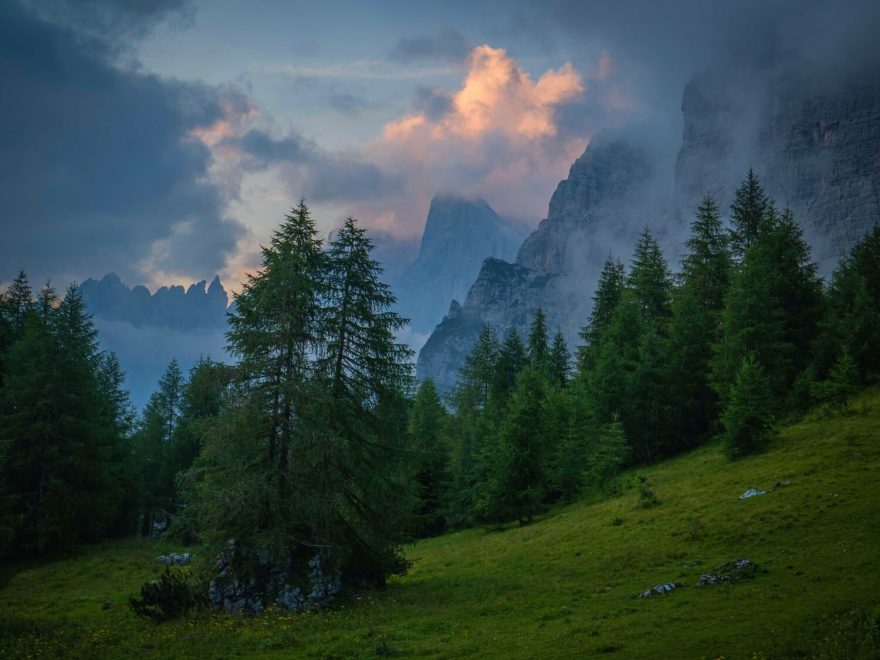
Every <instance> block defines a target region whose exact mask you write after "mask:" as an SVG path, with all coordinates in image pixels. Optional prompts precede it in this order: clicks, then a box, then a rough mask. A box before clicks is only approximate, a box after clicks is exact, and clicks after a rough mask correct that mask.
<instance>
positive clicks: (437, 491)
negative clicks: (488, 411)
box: [409, 378, 450, 537]
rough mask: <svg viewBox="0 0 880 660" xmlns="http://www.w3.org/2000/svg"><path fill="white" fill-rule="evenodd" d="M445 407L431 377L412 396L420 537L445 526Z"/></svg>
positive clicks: (417, 524)
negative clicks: (413, 396)
mask: <svg viewBox="0 0 880 660" xmlns="http://www.w3.org/2000/svg"><path fill="white" fill-rule="evenodd" d="M446 417H447V414H446V410H445V409H444V408H443V404H442V403H440V396H439V394H438V392H437V386H436V385H434V381H432V380H431V379H430V378H429V379H426V380H424V381H423V382H422V384H421V386H420V387H419V390H418V392H417V393H416V396H415V398H414V399H413V404H412V412H411V414H410V419H409V435H410V438H411V446H412V449H413V451H414V453H415V461H414V466H413V467H414V469H413V472H414V474H413V479H414V481H415V485H416V489H417V492H416V496H417V502H418V503H417V506H416V510H415V517H416V525H415V535H416V536H417V537H423V536H432V535H435V534H440V533H441V532H443V530H444V529H445V527H446V512H445V508H446V507H445V502H446V494H447V489H448V488H449V480H450V475H449V451H448V448H447V446H446V438H445V427H446Z"/></svg>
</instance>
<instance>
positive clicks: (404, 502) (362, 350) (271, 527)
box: [188, 203, 412, 583]
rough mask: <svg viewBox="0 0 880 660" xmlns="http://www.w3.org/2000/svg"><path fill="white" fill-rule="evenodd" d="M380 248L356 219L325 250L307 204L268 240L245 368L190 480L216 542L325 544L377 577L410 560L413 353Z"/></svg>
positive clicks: (241, 344) (324, 549)
mask: <svg viewBox="0 0 880 660" xmlns="http://www.w3.org/2000/svg"><path fill="white" fill-rule="evenodd" d="M371 250H372V245H371V243H370V241H369V239H368V238H367V237H366V234H365V231H364V230H363V229H361V228H360V227H358V226H357V223H356V221H354V220H353V219H351V218H349V219H348V220H347V221H346V222H345V224H344V226H343V227H342V229H341V230H340V231H339V232H338V233H337V234H336V236H335V238H334V240H333V241H332V243H331V244H330V246H329V250H328V251H327V252H326V253H324V252H323V251H322V250H321V244H320V241H318V240H317V238H316V236H315V227H314V223H313V222H312V220H311V216H310V213H309V211H308V208H307V207H306V206H305V204H304V203H300V205H299V206H298V207H297V208H296V209H295V210H294V212H293V213H291V214H290V215H288V216H287V217H286V219H285V222H284V223H283V224H282V225H281V227H280V228H279V230H277V231H276V232H275V234H274V236H273V240H272V243H271V244H270V246H269V247H267V248H265V249H264V252H263V255H264V268H263V270H262V272H260V274H258V275H255V276H251V277H250V278H249V280H248V282H247V283H246V285H245V288H244V291H243V292H242V294H240V296H239V297H238V298H237V300H239V301H240V303H239V304H238V306H237V310H236V313H235V314H233V315H232V317H231V320H230V322H231V326H232V329H231V330H230V332H229V334H228V339H229V343H230V347H231V349H232V350H233V352H234V353H235V354H237V355H239V356H240V357H241V362H240V365H239V370H238V371H239V373H240V374H242V376H243V377H242V378H240V379H238V380H237V381H236V382H234V383H233V384H232V385H231V386H230V388H229V389H228V391H227V393H226V394H225V396H224V405H223V407H222V409H221V413H220V418H219V420H218V422H217V424H216V425H214V429H213V430H212V432H211V433H210V434H209V435H208V436H207V437H206V438H205V446H204V448H203V450H202V454H201V457H200V460H199V463H198V464H197V466H196V468H194V470H192V471H191V474H190V475H189V477H188V480H189V481H190V482H191V483H192V484H193V485H192V487H191V489H190V492H192V493H193V501H192V502H191V503H190V507H194V508H195V509H196V510H197V511H198V518H199V520H200V521H201V526H202V530H203V533H204V534H205V536H206V540H208V541H209V542H211V541H218V540H219V539H227V538H230V537H232V538H236V539H238V540H239V541H240V542H241V543H242V547H248V548H250V549H251V550H259V551H265V552H268V555H269V557H270V558H271V559H272V560H273V561H279V562H285V561H290V558H291V556H292V554H291V553H293V552H294V551H295V549H296V548H306V549H307V551H308V552H314V551H315V550H316V549H319V550H320V552H321V553H322V554H324V555H326V557H325V558H326V559H327V560H328V561H333V562H335V563H336V565H337V566H339V567H340V568H342V569H343V570H345V571H346V572H347V574H349V575H356V576H360V577H361V578H363V579H364V580H368V581H371V582H374V583H383V582H384V580H385V578H386V576H387V575H388V574H389V573H390V572H392V571H393V570H396V569H397V568H399V566H400V561H399V556H398V548H399V546H400V544H401V543H402V542H403V540H404V539H405V534H406V531H407V525H408V520H407V512H409V511H411V510H412V506H411V501H410V498H409V497H408V496H407V488H406V486H405V484H404V483H403V478H404V477H405V474H406V471H407V467H406V465H405V461H404V456H405V452H404V450H405V442H406V438H405V425H404V424H403V423H402V420H403V419H404V415H403V409H404V404H405V400H404V393H405V391H406V389H407V388H408V387H409V384H410V369H411V364H410V360H411V352H410V350H409V349H408V348H407V347H405V346H403V345H400V344H398V343H396V341H395V333H396V332H397V331H398V330H400V328H402V327H403V325H404V324H405V320H404V319H402V318H401V317H400V316H399V315H397V314H396V313H394V312H392V311H390V307H391V306H393V304H394V296H393V295H392V293H391V291H390V290H389V289H388V287H387V286H386V285H385V284H383V283H382V282H381V280H380V275H381V267H380V266H379V264H378V263H377V262H375V261H374V260H373V259H372V257H371ZM300 554H301V553H300ZM296 556H300V555H299V554H298V555H296Z"/></svg>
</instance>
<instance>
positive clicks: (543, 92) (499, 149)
mask: <svg viewBox="0 0 880 660" xmlns="http://www.w3.org/2000/svg"><path fill="white" fill-rule="evenodd" d="M602 57H603V58H604V59H602V58H600V63H599V64H598V65H597V66H598V68H599V69H601V70H602V71H603V72H604V74H605V75H610V71H611V69H610V67H611V64H610V57H609V56H608V55H607V53H603V56H602ZM603 62H604V63H603ZM587 91H588V90H587V85H586V83H585V81H584V79H583V77H582V76H581V74H580V73H579V72H578V71H577V70H575V68H574V66H573V65H572V64H571V63H570V62H566V63H565V64H563V65H562V66H560V67H559V68H558V69H550V70H548V71H546V72H545V73H543V74H542V75H541V76H540V77H538V78H537V79H533V78H532V77H531V76H529V74H528V73H526V72H525V71H524V70H523V69H522V68H521V67H520V65H519V64H518V63H517V61H516V60H515V59H514V58H513V57H512V56H511V55H510V54H508V53H507V52H506V51H505V50H503V49H501V48H493V47H491V46H488V45H483V46H479V47H477V48H475V49H474V50H473V51H472V52H471V54H470V56H469V57H468V59H467V69H466V73H465V76H464V79H463V81H462V84H461V87H460V88H459V89H458V90H456V91H454V92H452V93H449V94H448V95H447V96H448V99H449V102H448V104H447V107H446V108H445V111H444V112H440V113H437V112H428V111H424V112H414V113H412V114H409V115H406V116H404V117H401V118H400V119H397V120H394V121H391V122H389V123H388V124H386V125H385V127H384V129H383V131H382V135H381V137H380V138H379V139H377V140H376V141H374V142H373V143H372V144H371V145H369V146H368V149H367V151H368V153H369V155H370V156H371V157H372V158H374V159H375V160H376V161H377V162H378V163H379V164H380V165H381V166H382V167H383V168H385V169H398V170H400V171H405V172H406V173H407V175H408V177H409V179H410V186H409V187H408V190H407V193H408V196H407V198H406V199H399V200H396V208H395V209H394V214H393V215H392V216H390V217H393V218H394V221H393V222H392V223H389V222H388V218H389V215H387V214H384V216H383V220H384V222H382V223H381V225H382V226H383V228H385V229H388V230H390V231H392V232H394V233H396V234H398V235H417V234H418V233H419V232H420V231H421V229H422V226H423V224H424V219H425V212H426V210H427V207H428V203H429V201H430V198H431V196H432V195H434V194H435V193H437V192H453V193H456V194H461V195H469V196H479V197H483V198H485V199H486V200H487V201H488V202H489V203H490V204H491V205H492V206H493V207H494V208H495V209H496V210H497V211H498V212H499V213H502V214H507V215H510V216H514V217H518V218H521V219H524V220H529V221H531V222H535V223H536V222H537V221H538V220H539V219H540V218H542V217H543V216H544V214H545V213H546V210H547V202H548V201H549V199H550V195H551V193H552V192H553V189H554V187H555V185H556V183H557V182H558V181H559V180H560V179H561V178H563V177H564V176H565V175H566V172H567V171H568V167H569V166H570V165H571V163H572V161H573V160H574V159H575V158H576V157H577V156H579V155H580V154H581V153H582V152H583V149H584V147H585V146H586V144H587V142H588V140H589V134H585V133H583V132H580V133H578V134H576V135H574V134H571V133H570V132H566V131H564V130H562V127H561V126H560V120H559V114H560V111H561V110H562V109H563V108H564V107H566V106H569V105H571V104H573V103H583V102H584V101H585V100H586V98H587ZM374 206H376V205H375V204H370V205H369V207H370V208H366V209H365V208H364V207H361V209H360V211H359V212H360V213H361V214H362V215H367V216H372V217H375V218H376V219H377V220H378V216H379V215H380V213H379V209H378V208H372V207H374ZM365 211H366V213H365Z"/></svg>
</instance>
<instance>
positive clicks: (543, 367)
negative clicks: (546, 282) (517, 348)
mask: <svg viewBox="0 0 880 660" xmlns="http://www.w3.org/2000/svg"><path fill="white" fill-rule="evenodd" d="M528 356H529V364H530V365H531V366H532V368H533V369H535V370H536V371H537V372H538V373H540V374H542V375H544V376H545V377H548V376H549V374H550V346H549V340H548V336H547V317H546V316H545V315H544V310H543V309H541V308H540V307H539V308H538V309H537V310H535V316H534V317H533V318H532V324H531V326H529V344H528Z"/></svg>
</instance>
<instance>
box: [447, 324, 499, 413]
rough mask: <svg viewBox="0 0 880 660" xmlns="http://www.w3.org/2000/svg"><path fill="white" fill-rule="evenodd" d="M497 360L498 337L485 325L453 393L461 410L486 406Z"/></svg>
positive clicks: (454, 399) (479, 408)
mask: <svg viewBox="0 0 880 660" xmlns="http://www.w3.org/2000/svg"><path fill="white" fill-rule="evenodd" d="M497 360H498V338H497V337H496V335H495V331H494V330H493V329H492V328H491V327H490V326H488V325H485V326H483V329H482V330H481V331H480V335H479V337H477V342H476V344H474V346H473V348H472V349H471V351H470V353H468V355H467V357H465V360H464V366H463V367H462V369H461V371H460V373H459V380H458V386H457V387H456V391H455V392H454V394H453V401H454V403H455V406H456V408H457V409H458V410H459V412H464V411H465V410H482V409H483V408H485V406H486V403H487V401H488V399H489V389H490V387H491V385H492V380H493V378H494V374H495V365H496V362H497Z"/></svg>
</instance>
